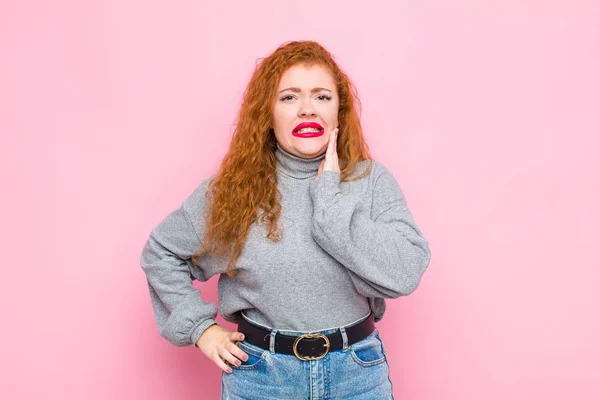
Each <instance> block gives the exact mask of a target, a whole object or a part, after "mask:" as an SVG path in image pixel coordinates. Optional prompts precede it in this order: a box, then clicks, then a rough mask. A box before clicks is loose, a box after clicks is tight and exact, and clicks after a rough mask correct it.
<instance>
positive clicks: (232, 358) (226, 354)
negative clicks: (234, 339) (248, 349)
mask: <svg viewBox="0 0 600 400" xmlns="http://www.w3.org/2000/svg"><path fill="white" fill-rule="evenodd" d="M230 343H231V342H230ZM232 344H233V343H232ZM234 346H235V345H234ZM219 355H220V356H221V357H222V358H224V359H225V361H227V362H228V363H229V364H231V365H235V366H236V367H239V366H240V364H241V363H242V362H241V361H240V360H238V359H237V358H235V356H234V355H233V354H231V353H230V352H229V350H227V349H226V348H225V347H221V348H220V350H219Z"/></svg>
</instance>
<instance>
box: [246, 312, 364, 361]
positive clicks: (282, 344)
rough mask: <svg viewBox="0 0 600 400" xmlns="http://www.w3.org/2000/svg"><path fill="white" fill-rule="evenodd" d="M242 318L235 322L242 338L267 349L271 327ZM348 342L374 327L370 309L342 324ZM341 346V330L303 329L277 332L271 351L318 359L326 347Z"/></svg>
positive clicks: (362, 336) (362, 335)
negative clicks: (299, 332) (356, 320)
mask: <svg viewBox="0 0 600 400" xmlns="http://www.w3.org/2000/svg"><path fill="white" fill-rule="evenodd" d="M241 319H242V322H240V323H239V324H238V329H237V331H238V332H242V333H243V334H244V336H245V338H244V341H246V342H248V343H250V344H253V345H255V346H258V347H260V348H263V349H265V350H269V343H270V337H271V330H269V329H266V328H263V327H261V326H257V325H255V324H253V323H251V322H249V321H247V320H246V319H244V317H241ZM344 329H345V330H346V337H347V338H348V346H350V345H352V344H354V343H356V342H358V341H360V340H362V339H364V338H366V337H367V336H369V335H370V334H371V333H372V332H373V330H374V329H375V321H374V320H373V313H372V312H371V313H370V314H369V316H368V317H367V318H365V319H364V320H362V321H361V322H359V323H357V324H355V325H351V326H348V327H344ZM342 347H343V339H342V333H341V332H340V330H339V329H338V330H337V331H335V332H334V333H330V334H329V335H323V334H321V333H307V334H304V335H301V336H288V335H284V334H281V333H279V332H277V334H276V335H275V352H276V353H283V354H294V355H295V356H296V357H297V358H299V359H300V360H305V361H306V360H319V359H321V358H323V357H325V355H327V353H328V352H330V351H336V350H341V349H342Z"/></svg>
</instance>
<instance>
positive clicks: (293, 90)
mask: <svg viewBox="0 0 600 400" xmlns="http://www.w3.org/2000/svg"><path fill="white" fill-rule="evenodd" d="M286 90H289V91H292V92H294V93H300V92H302V89H300V88H298V87H289V88H286V89H283V90H281V91H280V92H279V93H282V92H285V91H286ZM323 90H326V91H328V92H331V90H329V89H326V88H323V87H316V88H312V89H311V90H310V92H311V93H316V92H321V91H323Z"/></svg>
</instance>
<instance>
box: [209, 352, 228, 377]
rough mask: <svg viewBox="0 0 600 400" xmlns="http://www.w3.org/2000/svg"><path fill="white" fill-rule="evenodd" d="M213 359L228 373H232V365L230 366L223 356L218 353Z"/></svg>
mask: <svg viewBox="0 0 600 400" xmlns="http://www.w3.org/2000/svg"><path fill="white" fill-rule="evenodd" d="M212 360H213V362H214V363H215V364H217V366H218V367H219V368H221V369H222V370H223V371H224V372H227V373H228V374H230V373H231V372H232V370H231V367H229V365H227V364H225V362H224V361H223V359H222V358H221V356H219V354H217V355H216V356H214V357H213V358H212Z"/></svg>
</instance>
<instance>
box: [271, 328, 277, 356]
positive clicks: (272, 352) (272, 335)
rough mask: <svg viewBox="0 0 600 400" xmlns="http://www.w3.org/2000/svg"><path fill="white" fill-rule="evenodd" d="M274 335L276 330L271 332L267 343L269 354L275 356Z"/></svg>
mask: <svg viewBox="0 0 600 400" xmlns="http://www.w3.org/2000/svg"><path fill="white" fill-rule="evenodd" d="M275 335H277V329H273V330H272V331H271V340H270V341H269V351H270V352H271V354H275Z"/></svg>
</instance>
